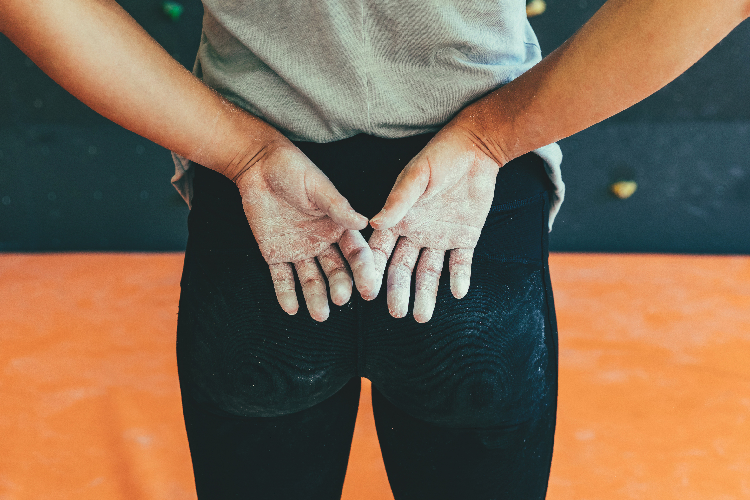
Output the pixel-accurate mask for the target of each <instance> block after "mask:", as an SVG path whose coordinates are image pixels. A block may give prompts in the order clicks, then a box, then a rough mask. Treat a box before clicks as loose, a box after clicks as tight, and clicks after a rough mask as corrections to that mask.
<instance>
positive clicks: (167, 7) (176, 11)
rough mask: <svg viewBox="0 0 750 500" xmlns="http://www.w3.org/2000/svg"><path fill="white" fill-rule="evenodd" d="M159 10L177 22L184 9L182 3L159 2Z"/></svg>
mask: <svg viewBox="0 0 750 500" xmlns="http://www.w3.org/2000/svg"><path fill="white" fill-rule="evenodd" d="M161 10H162V12H164V15H166V16H167V17H168V18H170V19H171V20H172V21H175V22H177V21H179V20H180V16H181V15H182V12H183V11H184V10H185V7H183V6H182V4H181V3H178V2H164V3H163V4H161Z"/></svg>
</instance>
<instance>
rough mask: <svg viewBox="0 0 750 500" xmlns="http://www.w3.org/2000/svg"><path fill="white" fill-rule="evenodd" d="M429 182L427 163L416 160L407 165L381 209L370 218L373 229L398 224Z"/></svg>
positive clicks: (386, 227)
mask: <svg viewBox="0 0 750 500" xmlns="http://www.w3.org/2000/svg"><path fill="white" fill-rule="evenodd" d="M429 182H430V166H429V163H427V162H426V161H418V162H415V163H413V164H409V165H407V166H406V168H404V170H402V171H401V173H400V174H399V176H398V178H397V179H396V183H395V184H394V185H393V189H391V193H390V194H389V195H388V199H386V200H385V206H383V210H381V211H380V213H379V214H377V215H376V216H375V217H373V218H372V220H371V221H370V225H371V226H372V227H374V228H375V229H388V228H391V227H393V226H395V225H396V224H398V223H399V221H400V220H401V219H403V218H404V215H406V212H407V211H408V210H409V209H410V208H411V207H412V205H414V204H415V203H416V202H417V200H418V199H419V197H420V196H422V194H424V192H425V190H426V189H427V185H428V184H429Z"/></svg>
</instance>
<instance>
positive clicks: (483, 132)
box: [451, 96, 519, 167]
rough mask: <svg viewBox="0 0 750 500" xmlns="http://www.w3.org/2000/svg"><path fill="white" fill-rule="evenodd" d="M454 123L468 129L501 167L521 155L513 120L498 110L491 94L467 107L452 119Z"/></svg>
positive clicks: (485, 151) (485, 152) (478, 143)
mask: <svg viewBox="0 0 750 500" xmlns="http://www.w3.org/2000/svg"><path fill="white" fill-rule="evenodd" d="M451 123H452V125H454V126H457V127H459V128H461V129H462V130H464V131H466V132H467V133H468V134H469V135H471V137H472V138H473V140H474V141H475V144H476V145H477V146H478V147H479V148H480V149H481V150H482V152H483V153H484V154H486V155H487V156H489V157H490V158H492V159H493V160H494V161H495V162H496V163H497V164H498V165H500V166H501V167H502V166H503V165H505V164H506V163H508V162H509V161H511V160H513V159H514V158H516V157H517V156H519V155H518V154H517V153H516V151H515V148H514V147H513V146H514V145H515V144H516V143H517V141H514V140H513V139H514V137H515V135H514V133H513V132H512V128H513V127H512V122H511V120H510V119H509V117H506V116H502V114H501V113H499V112H498V107H497V106H495V105H494V104H493V103H492V102H491V100H490V99H489V96H486V97H484V98H482V99H480V100H478V101H476V102H474V103H472V104H470V105H469V106H467V107H465V108H464V109H463V110H461V112H459V113H458V114H457V115H456V116H455V118H454V119H453V120H452V122H451Z"/></svg>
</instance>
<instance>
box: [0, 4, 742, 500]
mask: <svg viewBox="0 0 750 500" xmlns="http://www.w3.org/2000/svg"><path fill="white" fill-rule="evenodd" d="M118 1H119V3H120V4H121V5H122V6H123V7H124V8H125V9H126V10H127V11H128V12H129V13H130V14H131V15H132V16H133V17H134V18H135V19H136V20H137V21H138V22H139V23H140V24H141V25H142V26H143V27H144V28H145V29H146V30H147V31H148V32H149V33H150V34H151V35H152V36H153V37H154V38H155V39H156V40H157V41H158V42H159V43H160V44H161V45H162V46H163V47H164V48H165V49H166V50H167V51H168V52H169V53H171V54H172V55H173V56H174V57H175V58H176V59H177V60H179V61H180V62H181V63H182V64H183V65H184V66H185V67H187V68H188V69H192V65H193V61H194V58H195V52H196V50H197V47H198V42H199V39H200V32H201V18H202V13H203V9H202V5H201V3H200V1H199V0H180V4H179V5H174V4H173V5H171V6H170V5H168V3H167V2H164V1H163V0H118ZM540 1H541V0H529V2H530V3H531V4H533V9H536V12H537V14H538V15H535V16H534V17H532V18H531V23H532V25H533V27H534V29H535V31H536V33H537V36H538V38H539V41H540V44H541V47H542V50H543V52H544V54H547V53H549V52H551V51H552V50H553V49H554V48H555V47H557V46H558V45H559V44H561V43H562V42H563V41H564V40H565V39H567V38H568V37H569V36H570V35H572V34H573V33H574V32H575V30H576V29H578V28H579V27H580V26H581V25H582V24H583V23H584V22H585V21H586V20H587V19H588V18H589V17H590V16H591V15H593V13H594V12H595V11H596V10H597V9H598V8H599V7H600V6H601V5H602V4H603V3H604V0H549V1H548V3H547V4H546V6H545V5H543V4H540ZM528 9H529V7H528V6H527V12H528ZM748 49H750V24H749V22H745V23H744V24H742V25H740V26H739V27H738V28H737V29H736V30H735V31H734V32H732V33H731V34H730V35H729V36H728V37H727V38H726V39H725V40H724V41H722V42H721V43H720V44H719V45H718V46H717V47H715V48H714V49H713V50H712V51H711V52H710V53H709V54H708V55H706V56H705V57H704V58H703V59H702V60H701V61H699V62H698V63H697V64H696V65H695V66H694V67H692V68H691V69H690V70H688V71H687V72H686V73H685V74H684V75H682V76H681V77H679V78H678V79H677V80H676V81H674V82H673V83H671V84H670V85H668V86H667V87H665V88H664V89H663V90H661V91H659V92H657V93H656V94H654V95H653V96H651V97H649V98H648V99H646V100H645V101H643V102H641V103H640V104H638V105H636V106H634V107H632V108H630V109H629V110H627V111H625V112H623V113H620V114H619V115H617V116H615V117H613V118H610V119H609V120H606V121H605V122H603V123H601V124H599V125H596V126H593V127H591V128H590V129H588V130H585V131H583V132H581V133H579V134H577V135H575V136H573V137H571V138H568V139H565V140H563V141H561V144H560V145H561V147H562V150H563V153H564V155H565V159H564V162H563V167H562V168H563V178H564V180H565V182H566V184H567V197H566V201H565V203H564V204H563V206H562V210H561V212H560V214H559V216H558V218H557V220H556V222H555V227H554V230H553V232H552V235H551V250H552V251H553V253H552V255H551V256H550V270H551V271H550V272H551V276H552V283H553V286H554V288H555V307H556V309H557V319H558V325H559V332H560V337H559V342H560V344H559V348H560V351H559V361H560V364H559V370H560V387H559V410H558V421H557V430H556V437H555V440H556V441H555V455H554V459H553V463H552V474H551V478H550V483H549V495H548V498H550V499H551V500H552V499H554V500H595V499H596V500H599V499H607V500H610V499H617V500H619V499H622V500H625V499H643V498H659V499H663V500H667V499H670V500H672V499H673V500H704V499H722V500H730V499H741V498H750V450H749V449H748V447H747V443H748V442H750V426H748V422H750V397H748V394H750V364H748V362H747V360H748V359H750V230H749V229H750V227H748V226H749V224H748V220H749V219H750V216H749V215H748V213H750V159H749V158H748V153H750V64H748V63H747V54H748V52H749V50H748ZM173 173H174V166H173V164H172V159H171V157H170V154H169V152H168V151H166V150H164V149H163V148H161V147H159V146H156V145H154V144H152V143H150V142H149V141H147V140H145V139H142V138H140V137H139V136H137V135H135V134H132V133H131V132H128V131H127V130H124V129H122V128H121V127H119V126H117V125H114V124H112V123H111V122H109V121H107V120H106V119H104V118H102V117H100V116H99V115H97V114H96V113H94V112H93V111H91V110H89V109H88V108H86V107H85V106H84V105H82V104H81V103H79V102H78V101H77V100H76V99H75V98H73V97H72V96H70V95H69V94H68V93H67V92H66V91H65V90H63V89H62V88H60V87H59V86H58V85H57V84H55V83H54V82H53V81H52V80H51V79H49V78H48V77H47V76H45V75H44V74H43V73H42V72H41V71H40V70H39V69H38V68H37V67H36V66H35V64H34V63H33V62H31V61H30V60H29V59H28V58H27V57H26V56H25V55H24V54H23V53H21V52H20V51H19V50H18V49H17V48H15V47H14V46H13V45H12V44H11V43H10V42H9V41H8V40H7V39H6V38H4V37H3V36H2V35H0V304H3V307H0V436H2V439H0V500H40V499H55V500H57V499H65V500H67V499H70V500H74V499H75V500H82V499H86V500H88V499H91V500H103V499H106V500H172V499H173V500H195V498H196V497H195V488H194V483H193V476H192V468H191V464H190V453H189V448H188V443H187V438H186V435H185V429H184V424H183V421H182V415H181V406H180V405H181V403H180V392H179V385H178V381H177V367H176V360H175V351H174V349H175V331H176V319H177V311H178V302H179V295H180V287H179V281H180V275H181V271H182V262H183V258H184V253H183V252H184V249H185V245H186V242H187V214H188V209H187V206H186V204H185V202H184V201H183V200H182V198H181V197H180V196H179V195H178V194H177V192H176V191H175V190H174V188H173V187H172V185H171V184H170V182H169V181H170V178H171V176H172V175H173ZM618 188H619V190H618ZM617 193H619V196H618V195H617ZM686 254H695V255H686ZM698 254H700V255H698ZM404 321H411V319H405V320H404ZM369 394H370V385H369V382H368V381H367V380H366V379H365V380H363V392H362V397H361V400H360V411H359V414H358V416H357V424H356V428H355V432H354V439H353V443H352V451H351V456H350V462H349V467H348V469H347V477H346V482H345V484H344V491H343V496H342V498H343V500H393V496H392V494H391V492H390V487H389V484H388V480H387V477H386V473H385V469H384V466H383V462H382V458H381V454H380V449H379V445H378V440H377V435H376V433H375V428H374V422H373V419H372V410H371V406H370V397H369Z"/></svg>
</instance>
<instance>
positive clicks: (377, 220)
mask: <svg viewBox="0 0 750 500" xmlns="http://www.w3.org/2000/svg"><path fill="white" fill-rule="evenodd" d="M383 217H385V210H381V211H380V213H378V215H376V216H375V217H373V218H372V219H370V224H376V225H380V224H381V223H382V222H383Z"/></svg>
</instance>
